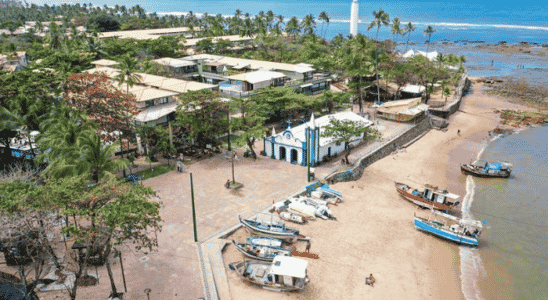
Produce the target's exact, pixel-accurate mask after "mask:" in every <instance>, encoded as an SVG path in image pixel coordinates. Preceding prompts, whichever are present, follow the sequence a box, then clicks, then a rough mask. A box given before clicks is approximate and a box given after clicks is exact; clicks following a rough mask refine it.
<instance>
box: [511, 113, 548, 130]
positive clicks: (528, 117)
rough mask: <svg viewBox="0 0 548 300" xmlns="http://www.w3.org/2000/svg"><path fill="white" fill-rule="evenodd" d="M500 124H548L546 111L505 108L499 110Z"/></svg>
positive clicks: (518, 125) (517, 125) (520, 125)
mask: <svg viewBox="0 0 548 300" xmlns="http://www.w3.org/2000/svg"><path fill="white" fill-rule="evenodd" d="M500 117H501V124H503V125H508V126H512V127H522V126H531V125H541V124H548V113H545V112H540V111H521V110H510V109H506V110H503V111H501V113H500Z"/></svg>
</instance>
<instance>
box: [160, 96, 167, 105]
mask: <svg viewBox="0 0 548 300" xmlns="http://www.w3.org/2000/svg"><path fill="white" fill-rule="evenodd" d="M167 102H168V98H167V97H164V98H160V99H158V104H164V103H167Z"/></svg>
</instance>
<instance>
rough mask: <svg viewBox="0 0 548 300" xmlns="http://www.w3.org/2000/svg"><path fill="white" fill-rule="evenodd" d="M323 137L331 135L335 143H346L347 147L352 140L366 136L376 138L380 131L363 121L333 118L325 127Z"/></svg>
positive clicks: (346, 147) (366, 137) (365, 137)
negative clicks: (367, 125)
mask: <svg viewBox="0 0 548 300" xmlns="http://www.w3.org/2000/svg"><path fill="white" fill-rule="evenodd" d="M323 130H324V131H323V132H322V134H321V136H322V137H330V138H332V139H333V141H334V142H335V143H344V144H345V146H344V147H345V149H348V144H349V143H351V142H352V141H354V140H356V139H358V138H360V137H362V136H363V137H364V139H375V138H379V137H380V133H379V132H378V131H376V130H375V129H372V128H369V127H366V126H365V125H364V124H363V123H361V122H356V121H350V120H342V121H341V120H337V119H332V120H331V121H330V122H329V124H328V125H327V126H324V127H323Z"/></svg>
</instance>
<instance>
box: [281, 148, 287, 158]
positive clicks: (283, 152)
mask: <svg viewBox="0 0 548 300" xmlns="http://www.w3.org/2000/svg"><path fill="white" fill-rule="evenodd" d="M280 160H287V154H286V150H285V147H280Z"/></svg>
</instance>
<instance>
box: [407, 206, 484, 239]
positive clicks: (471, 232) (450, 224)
mask: <svg viewBox="0 0 548 300" xmlns="http://www.w3.org/2000/svg"><path fill="white" fill-rule="evenodd" d="M414 224H415V228H416V229H418V230H421V231H424V232H428V233H431V234H433V235H435V236H437V237H440V238H443V239H446V240H449V241H452V242H455V243H457V244H464V245H468V246H477V245H478V237H479V236H480V234H481V231H482V230H483V226H482V223H481V222H480V221H476V220H467V219H460V218H457V217H455V216H452V215H448V214H444V213H442V212H439V211H434V210H432V211H431V214H430V216H429V217H428V218H423V217H418V216H417V215H416V214H415V220H414Z"/></svg>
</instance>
